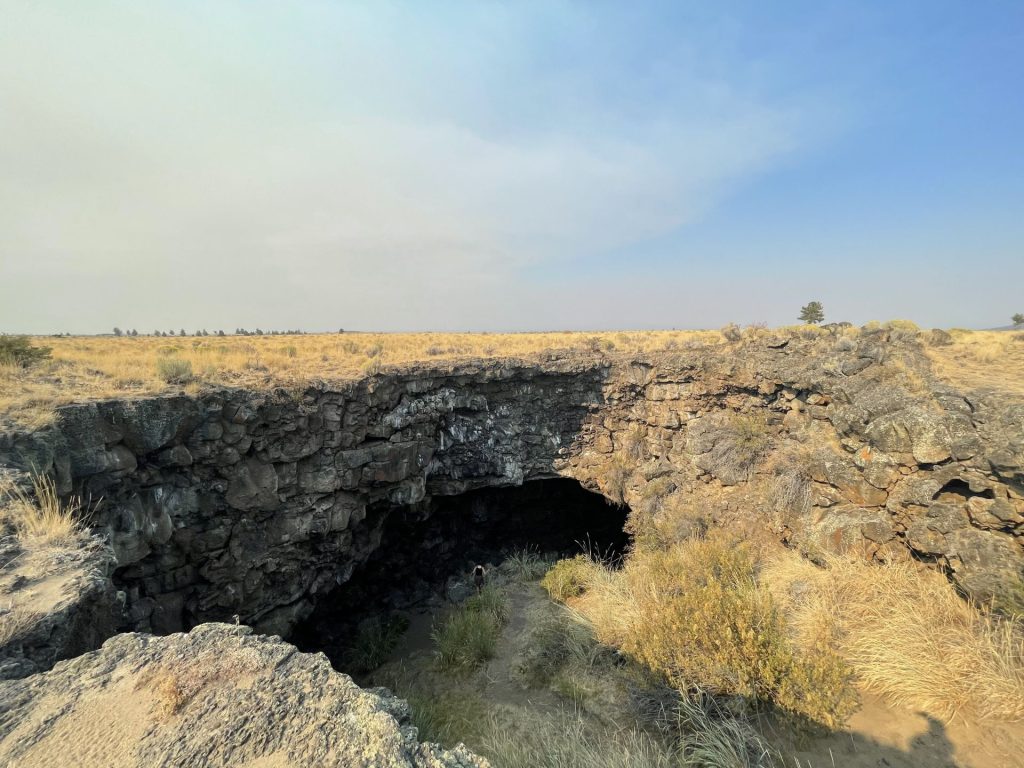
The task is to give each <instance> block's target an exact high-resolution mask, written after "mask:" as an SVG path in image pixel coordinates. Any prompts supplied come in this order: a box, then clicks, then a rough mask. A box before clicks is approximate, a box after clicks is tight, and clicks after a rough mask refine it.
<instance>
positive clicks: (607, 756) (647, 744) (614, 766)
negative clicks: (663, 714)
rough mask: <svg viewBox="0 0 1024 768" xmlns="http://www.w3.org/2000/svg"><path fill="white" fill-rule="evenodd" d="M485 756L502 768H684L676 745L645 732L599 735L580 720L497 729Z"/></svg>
mask: <svg viewBox="0 0 1024 768" xmlns="http://www.w3.org/2000/svg"><path fill="white" fill-rule="evenodd" d="M479 751H480V753H481V754H483V755H485V756H486V757H488V758H490V760H491V761H492V762H493V763H494V765H496V766H502V768H682V766H684V765H686V764H685V763H684V762H682V760H681V759H680V757H681V756H680V754H679V751H678V749H677V748H676V747H675V745H673V744H671V743H666V742H663V741H661V740H659V739H656V738H654V737H653V736H650V735H648V734H646V733H644V732H643V731H641V730H639V729H635V728H634V729H623V730H620V731H611V730H608V729H600V730H598V729H595V728H594V727H593V726H590V725H588V723H587V722H586V721H584V719H583V718H582V717H581V716H579V715H572V714H568V713H566V714H562V715H559V716H557V717H554V718H550V717H549V718H541V717H538V718H536V720H535V721H531V722H529V723H523V724H522V725H521V726H520V727H519V728H509V727H503V726H502V725H501V724H498V723H493V724H492V726H491V728H490V733H489V734H488V735H487V736H486V737H485V738H484V740H483V742H482V744H481V745H480V749H479Z"/></svg>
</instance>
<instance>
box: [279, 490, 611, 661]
mask: <svg viewBox="0 0 1024 768" xmlns="http://www.w3.org/2000/svg"><path fill="white" fill-rule="evenodd" d="M378 512H379V514H381V515H382V516H383V517H384V522H383V524H382V526H381V529H380V537H381V539H380V544H379V546H378V547H377V548H376V549H375V551H374V552H373V554H372V555H371V556H370V557H369V558H368V559H367V561H366V562H365V563H363V564H361V565H360V566H358V567H357V568H356V570H355V572H354V573H353V574H352V577H351V578H350V579H349V580H348V581H346V582H345V583H344V584H341V585H339V586H338V587H336V588H335V589H333V590H332V591H331V592H329V593H327V594H326V595H323V596H322V597H321V598H320V599H319V600H318V601H317V605H316V608H315V609H314V611H313V613H312V614H311V615H310V616H309V617H308V618H307V619H305V620H304V621H302V622H301V623H300V624H299V625H298V626H296V628H295V630H294V632H293V634H292V636H291V637H290V638H289V640H290V642H292V643H294V644H295V645H296V646H297V647H298V648H299V649H300V650H303V651H309V652H313V651H322V652H324V653H325V654H326V655H327V656H328V658H330V659H331V662H332V663H333V664H334V666H335V667H336V668H338V669H344V664H343V660H342V653H343V649H344V648H345V646H346V642H347V640H348V639H349V638H350V637H351V636H352V635H353V633H354V632H355V630H356V628H357V627H358V625H359V624H360V622H363V621H365V620H366V619H371V618H377V617H381V616H386V615H389V614H391V613H393V612H395V611H407V610H410V609H415V608H416V607H417V606H422V605H423V604H425V603H427V602H428V601H429V600H431V599H434V600H437V599H438V596H439V595H440V594H443V593H444V590H445V585H446V583H447V582H448V580H449V579H451V578H452V577H461V576H466V575H467V574H469V572H470V571H471V570H472V569H473V566H474V565H476V564H478V563H480V564H488V563H491V564H493V563H498V562H501V560H503V559H504V558H505V557H506V556H508V555H510V554H512V553H513V552H516V551H522V550H529V551H533V552H536V553H543V554H545V555H551V556H557V557H568V556H572V555H576V554H580V553H584V552H591V553H596V554H598V555H600V556H601V557H602V558H604V559H609V560H615V559H618V558H620V557H621V555H623V554H624V553H625V549H626V546H627V545H628V543H629V537H628V534H627V533H626V532H625V530H624V526H625V522H626V516H627V515H628V513H629V510H628V508H627V507H624V506H617V505H614V504H611V503H609V502H608V500H607V499H605V497H603V496H601V495H600V494H597V493H593V492H591V491H588V490H586V489H585V488H583V487H582V486H581V485H580V484H579V483H578V482H576V481H575V480H571V479H566V478H555V479H544V480H533V481H530V482H527V483H525V484H523V485H521V486H510V487H503V488H484V489H479V490H475V491H469V492H467V493H464V494H460V495H457V496H435V497H432V498H430V499H428V500H426V501H424V502H421V503H419V504H414V505H410V506H405V507H398V508H391V509H386V510H384V509H382V510H379V511H378Z"/></svg>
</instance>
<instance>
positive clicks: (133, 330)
mask: <svg viewBox="0 0 1024 768" xmlns="http://www.w3.org/2000/svg"><path fill="white" fill-rule="evenodd" d="M131 335H132V336H138V335H139V332H138V331H137V330H135V329H134V328H132V334H131Z"/></svg>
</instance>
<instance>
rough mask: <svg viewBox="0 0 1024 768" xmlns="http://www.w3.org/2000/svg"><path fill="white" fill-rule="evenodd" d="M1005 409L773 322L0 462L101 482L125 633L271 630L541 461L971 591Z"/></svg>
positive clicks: (1012, 481) (998, 528)
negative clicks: (443, 509) (446, 511)
mask: <svg viewBox="0 0 1024 768" xmlns="http://www.w3.org/2000/svg"><path fill="white" fill-rule="evenodd" d="M1022 419H1024V406H1022V405H1021V404H1019V403H1017V404H1014V403H1012V402H1007V401H1006V400H1005V399H1001V398H999V397H995V396H992V395H985V394H984V393H982V394H977V393H960V392H956V391H953V390H952V389H950V388H949V387H947V386H945V385H943V384H941V383H940V382H937V381H935V380H934V379H933V378H932V377H931V375H930V373H929V370H928V366H927V362H926V360H925V359H924V357H923V355H922V354H921V352H920V349H919V347H918V346H917V342H916V341H913V340H898V339H890V338H888V337H887V336H886V334H885V333H884V332H879V333H862V334H861V335H860V336H858V337H857V338H855V339H851V338H849V337H847V336H824V337H819V338H811V339H804V338H801V337H799V336H796V335H792V336H788V337H785V338H767V339H762V340H753V341H746V342H742V343H737V344H730V345H720V346H714V347H705V348H698V349H692V350H686V351H680V352H665V353H662V354H658V355H653V356H646V357H637V356H633V355H625V354H623V355H613V356H608V355H603V356H602V355H598V354H595V355H594V356H592V357H587V358H579V357H569V358H557V357H545V358H537V359H532V360H502V361H488V362H482V361H469V362H465V363H460V364H459V365H457V366H446V367H438V368H425V367H420V368H415V369H407V370H395V371H389V372H386V373H382V374H379V375H374V376H371V377H368V378H366V379H363V380H361V381H355V382H347V383H342V384H318V385H311V386H309V387H307V388H306V389H305V390H303V391H301V392H296V391H283V390H275V391H266V392H253V391H239V390H218V391H210V392H206V393H204V394H202V395H199V396H197V397H187V396H184V395H171V396H163V397H156V398H151V399H147V400H140V401H109V402H100V403H86V404H80V405H73V406H68V407H66V408H64V409H62V410H61V413H60V420H59V423H58V426H57V428H55V429H54V430H52V431H50V432H45V433H37V434H33V435H6V436H3V437H2V438H0V462H6V463H8V464H11V465H15V466H20V467H23V468H26V467H28V466H29V465H34V466H36V467H39V468H43V469H48V470H50V471H52V472H53V474H54V475H55V476H56V477H57V478H58V479H59V481H60V485H61V487H62V489H63V490H65V491H71V490H75V491H76V492H79V493H81V494H82V495H84V496H85V497H87V498H92V499H100V498H102V502H101V503H100V504H99V506H98V509H97V512H96V513H95V516H94V524H95V527H96V529H97V530H98V531H100V532H102V533H103V534H104V535H106V536H107V537H108V539H109V541H110V543H111V546H112V548H113V551H114V554H115V557H116V561H117V566H118V567H117V571H116V573H115V576H114V579H115V583H116V584H117V586H118V587H119V588H120V589H122V590H123V592H124V596H125V614H124V625H125V626H126V627H128V628H134V629H142V630H152V631H156V632H171V631H176V630H180V629H182V628H186V627H188V626H192V625H194V624H196V623H201V622H204V621H210V620H223V619H227V618H230V617H232V616H235V615H237V616H239V617H240V620H241V621H242V622H243V623H251V624H253V625H254V626H256V627H258V628H259V629H260V630H261V631H267V632H275V633H279V634H283V633H286V632H288V630H289V629H290V627H292V626H293V625H294V623H295V622H296V621H297V620H299V619H300V618H302V617H303V616H305V615H307V614H308V613H309V611H310V610H311V609H312V607H313V605H314V604H315V602H316V601H317V599H318V598H319V596H321V595H323V594H325V593H326V592H327V591H329V590H331V589H333V588H334V587H335V586H337V585H338V584H342V583H344V582H346V580H348V579H349V577H350V576H351V574H352V573H353V571H354V569H355V568H357V567H359V565H360V564H361V563H362V562H364V561H365V560H366V558H367V557H368V556H369V554H370V553H371V552H373V551H374V550H375V549H376V548H377V547H378V545H379V542H380V532H381V526H382V524H383V521H384V520H385V518H386V517H387V515H388V514H389V512H390V511H391V510H393V509H395V508H396V507H399V506H403V507H406V506H409V505H422V506H423V507H424V509H425V510H427V509H428V508H429V505H428V504H427V502H428V501H429V499H431V498H433V497H439V496H450V495H454V494H459V493H463V492H465V491H468V490H472V489H476V488H486V487H501V486H509V485H519V484H521V483H523V482H527V481H530V480H533V479H538V478H549V477H555V476H559V475H561V476H565V477H572V478H575V479H576V480H578V481H579V482H580V483H582V484H583V485H585V486H586V487H587V488H590V489H594V490H599V491H601V492H602V493H604V494H605V495H606V496H607V497H608V498H610V499H613V500H615V501H621V500H624V501H627V502H629V503H630V505H631V506H633V507H635V508H637V507H640V506H642V505H644V504H646V503H647V502H648V501H650V500H651V498H652V497H656V496H657V495H658V494H659V493H663V492H665V490H666V489H670V490H671V491H673V492H675V493H685V494H689V495H691V496H692V497H693V498H694V499H695V500H697V501H698V502H699V503H701V504H703V505H705V506H706V507H708V508H709V509H712V510H713V511H714V512H715V514H716V516H719V517H721V519H722V520H724V521H725V522H727V523H728V521H729V514H728V513H730V512H731V513H734V515H733V516H734V517H737V518H739V517H742V518H744V519H746V520H748V521H749V520H754V521H761V524H763V525H769V524H770V525H772V526H773V527H775V528H776V529H777V530H778V531H779V533H780V535H782V536H783V537H785V538H787V539H789V540H791V541H793V542H794V543H798V544H800V545H801V546H804V547H805V548H806V549H807V550H808V551H811V552H813V550H815V549H816V548H852V547H853V546H857V547H859V548H861V549H863V550H864V551H865V553H866V554H867V555H869V556H874V557H894V556H908V555H909V554H911V553H912V554H914V555H916V556H919V557H922V558H926V559H931V560H934V561H935V562H937V563H939V564H940V565H942V566H943V567H945V568H947V569H948V571H949V572H950V573H951V574H952V576H953V577H954V578H955V579H956V580H957V583H958V584H959V585H960V586H961V587H962V588H963V589H964V590H965V591H967V592H969V593H971V594H973V595H975V596H976V597H979V598H982V599H987V598H988V597H991V596H993V595H997V594H998V593H1000V591H1003V590H1012V589H1014V588H1016V586H1015V585H1017V584H1019V583H1020V579H1021V574H1022V570H1024V549H1022V547H1021V541H1022V539H1021V533H1022V532H1024V528H1022V524H1021V519H1022V516H1024V444H1022V442H1021V435H1022V434H1024V421H1022ZM780 484H786V487H787V488H788V489H789V492H787V493H785V494H782V493H776V492H774V490H773V489H775V488H776V487H777V486H780Z"/></svg>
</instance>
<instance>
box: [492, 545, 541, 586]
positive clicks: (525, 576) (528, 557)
mask: <svg viewBox="0 0 1024 768" xmlns="http://www.w3.org/2000/svg"><path fill="white" fill-rule="evenodd" d="M552 564H553V563H552V562H551V560H550V559H548V558H545V557H543V556H541V555H540V553H538V552H534V551H533V550H530V549H517V550H516V551H515V552H513V553H512V554H511V555H509V556H508V557H506V558H505V561H504V562H503V563H502V564H501V565H502V568H503V569H504V570H506V571H508V572H509V573H510V574H511V576H512V578H513V579H515V580H516V581H520V582H523V581H533V580H534V579H539V578H541V577H542V576H543V575H544V574H545V573H547V572H548V569H549V568H551V566H552Z"/></svg>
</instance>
